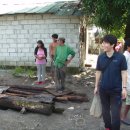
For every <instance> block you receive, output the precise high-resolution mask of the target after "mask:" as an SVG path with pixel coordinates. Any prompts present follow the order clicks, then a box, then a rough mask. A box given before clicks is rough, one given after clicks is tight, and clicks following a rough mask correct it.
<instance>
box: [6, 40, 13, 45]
mask: <svg viewBox="0 0 130 130" xmlns="http://www.w3.org/2000/svg"><path fill="white" fill-rule="evenodd" d="M6 42H7V43H10V44H11V43H14V39H7V40H6Z"/></svg>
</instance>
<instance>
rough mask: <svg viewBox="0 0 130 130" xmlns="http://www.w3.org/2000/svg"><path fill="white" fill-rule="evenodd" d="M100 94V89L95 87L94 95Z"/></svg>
mask: <svg viewBox="0 0 130 130" xmlns="http://www.w3.org/2000/svg"><path fill="white" fill-rule="evenodd" d="M98 93H99V89H98V87H95V89H94V95H95V94H98Z"/></svg>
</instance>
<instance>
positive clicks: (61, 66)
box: [54, 38, 75, 92]
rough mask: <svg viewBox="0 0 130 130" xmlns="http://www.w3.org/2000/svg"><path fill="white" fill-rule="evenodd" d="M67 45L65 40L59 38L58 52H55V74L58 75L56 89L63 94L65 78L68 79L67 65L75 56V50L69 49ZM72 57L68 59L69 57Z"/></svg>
mask: <svg viewBox="0 0 130 130" xmlns="http://www.w3.org/2000/svg"><path fill="white" fill-rule="evenodd" d="M64 43H65V38H59V40H58V44H59V46H57V48H56V51H55V57H54V62H55V74H56V89H57V91H58V92H62V91H64V89H65V77H66V69H65V68H66V67H65V66H66V65H67V64H69V63H70V62H71V60H72V59H73V57H74V56H75V52H74V51H73V49H71V48H70V47H68V46H67V45H65V44H64ZM69 55H71V57H70V58H69V59H68V56H69Z"/></svg>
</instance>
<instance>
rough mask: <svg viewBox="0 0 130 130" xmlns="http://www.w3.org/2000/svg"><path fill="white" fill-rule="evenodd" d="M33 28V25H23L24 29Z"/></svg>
mask: <svg viewBox="0 0 130 130" xmlns="http://www.w3.org/2000/svg"><path fill="white" fill-rule="evenodd" d="M31 28H32V25H23V29H27V30H28V29H31Z"/></svg>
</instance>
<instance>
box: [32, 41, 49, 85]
mask: <svg viewBox="0 0 130 130" xmlns="http://www.w3.org/2000/svg"><path fill="white" fill-rule="evenodd" d="M34 55H35V58H36V61H35V62H36V66H37V77H38V81H37V82H36V84H38V85H40V84H45V75H46V62H47V60H46V57H47V49H46V48H45V47H44V43H43V42H42V40H39V41H37V47H36V48H35V51H34Z"/></svg>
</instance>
